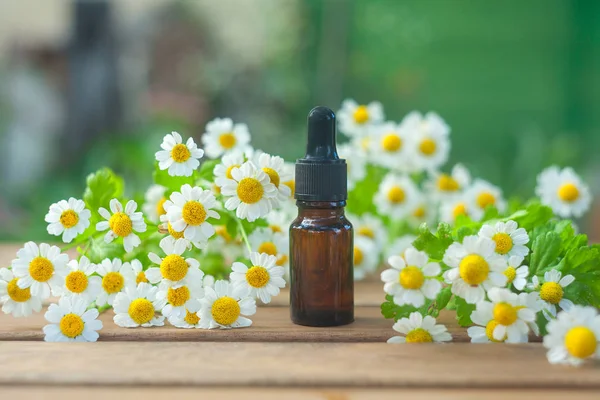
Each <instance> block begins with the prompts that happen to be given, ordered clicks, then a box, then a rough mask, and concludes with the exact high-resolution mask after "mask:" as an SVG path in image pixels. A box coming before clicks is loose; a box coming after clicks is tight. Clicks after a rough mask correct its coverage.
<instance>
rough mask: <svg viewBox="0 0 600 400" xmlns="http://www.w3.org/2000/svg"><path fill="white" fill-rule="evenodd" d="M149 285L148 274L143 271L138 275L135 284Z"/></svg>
mask: <svg viewBox="0 0 600 400" xmlns="http://www.w3.org/2000/svg"><path fill="white" fill-rule="evenodd" d="M142 282H143V283H148V278H146V273H145V272H144V271H141V272H140V273H139V274H137V276H136V277H135V284H136V285H139V284H140V283H142Z"/></svg>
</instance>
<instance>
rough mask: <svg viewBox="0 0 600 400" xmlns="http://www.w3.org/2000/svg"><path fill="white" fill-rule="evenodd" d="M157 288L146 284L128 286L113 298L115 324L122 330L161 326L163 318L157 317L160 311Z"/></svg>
mask: <svg viewBox="0 0 600 400" xmlns="http://www.w3.org/2000/svg"><path fill="white" fill-rule="evenodd" d="M157 291H158V288H157V287H154V286H152V285H150V284H148V283H140V284H139V285H137V287H136V286H128V287H127V288H126V289H125V291H124V292H121V293H119V294H118V295H117V297H116V298H115V302H114V304H113V309H114V311H115V316H114V317H113V321H115V324H117V325H119V326H121V327H123V328H136V327H138V326H142V327H144V328H147V327H151V326H163V325H164V324H165V323H164V320H165V317H164V316H162V315H157V313H159V312H160V311H161V309H160V305H161V301H160V300H158V299H157V298H156V293H157Z"/></svg>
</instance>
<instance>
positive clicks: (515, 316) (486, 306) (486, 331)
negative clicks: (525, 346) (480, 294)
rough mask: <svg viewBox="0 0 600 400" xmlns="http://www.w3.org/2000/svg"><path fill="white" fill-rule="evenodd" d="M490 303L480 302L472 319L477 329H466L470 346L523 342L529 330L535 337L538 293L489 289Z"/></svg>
mask: <svg viewBox="0 0 600 400" xmlns="http://www.w3.org/2000/svg"><path fill="white" fill-rule="evenodd" d="M487 295H488V297H489V299H490V301H485V300H484V301H480V302H478V303H477V308H476V309H475V311H473V313H472V314H471V320H472V321H473V322H474V323H475V324H477V325H480V326H474V327H471V328H469V329H468V330H467V333H468V334H469V337H470V338H471V341H472V342H473V343H486V342H506V343H526V342H527V341H528V340H529V337H528V334H529V331H530V330H532V331H533V332H534V333H536V334H538V333H539V331H538V329H537V325H536V323H535V316H536V313H537V312H538V311H540V309H541V304H540V300H539V296H538V294H537V293H521V294H516V293H512V292H511V291H510V290H508V289H501V288H492V289H490V290H489V291H488V293H487Z"/></svg>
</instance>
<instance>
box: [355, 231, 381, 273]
mask: <svg viewBox="0 0 600 400" xmlns="http://www.w3.org/2000/svg"><path fill="white" fill-rule="evenodd" d="M378 264H379V251H378V249H377V246H376V245H375V242H374V241H373V240H371V239H368V238H366V237H364V236H357V237H355V238H354V280H355V281H360V280H363V279H364V278H365V276H367V275H368V274H369V273H371V272H374V271H375V270H376V269H377V266H378Z"/></svg>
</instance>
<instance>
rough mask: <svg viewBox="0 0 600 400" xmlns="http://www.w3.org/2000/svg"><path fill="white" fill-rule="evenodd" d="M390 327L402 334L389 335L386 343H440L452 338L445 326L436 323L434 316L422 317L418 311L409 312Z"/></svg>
mask: <svg viewBox="0 0 600 400" xmlns="http://www.w3.org/2000/svg"><path fill="white" fill-rule="evenodd" d="M392 328H393V329H394V330H395V331H396V332H398V333H401V334H402V335H403V336H394V337H391V338H390V339H389V340H388V341H387V342H388V343H442V342H449V341H451V340H452V335H450V333H449V332H448V328H446V326H444V325H441V324H436V320H435V318H433V317H432V316H430V315H426V316H425V317H424V318H423V316H422V315H421V314H420V313H418V312H413V313H411V314H410V316H409V318H401V319H400V320H398V322H396V323H395V324H394V326H393V327H392Z"/></svg>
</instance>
